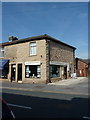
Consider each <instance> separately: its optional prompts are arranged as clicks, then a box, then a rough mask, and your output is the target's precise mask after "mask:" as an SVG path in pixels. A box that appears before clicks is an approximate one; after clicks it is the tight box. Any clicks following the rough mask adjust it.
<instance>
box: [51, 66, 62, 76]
mask: <svg viewBox="0 0 90 120" xmlns="http://www.w3.org/2000/svg"><path fill="white" fill-rule="evenodd" d="M50 77H51V78H55V77H60V66H58V65H51V66H50Z"/></svg>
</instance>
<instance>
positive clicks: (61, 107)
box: [0, 78, 90, 119]
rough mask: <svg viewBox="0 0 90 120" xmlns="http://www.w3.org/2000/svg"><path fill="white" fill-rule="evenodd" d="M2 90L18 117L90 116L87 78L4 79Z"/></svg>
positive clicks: (3, 95) (72, 117) (0, 88)
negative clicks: (55, 81)
mask: <svg viewBox="0 0 90 120" xmlns="http://www.w3.org/2000/svg"><path fill="white" fill-rule="evenodd" d="M60 84H61V83H60ZM0 90H2V97H3V98H4V99H5V100H6V102H7V103H8V105H9V106H10V107H11V108H12V110H13V112H14V114H15V116H16V118H24V119H27V118H64V119H65V118H66V119H67V118H71V119H74V118H75V119H77V118H85V119H87V118H88V119H90V117H89V116H90V115H89V106H90V104H89V103H90V99H89V96H88V95H90V94H88V81H87V79H86V78H85V80H83V82H82V81H81V82H78V83H76V82H75V84H71V85H70V84H69V85H67V84H66V85H51V84H50V85H45V84H18V83H9V82H3V83H2V87H0ZM0 93H1V92H0Z"/></svg>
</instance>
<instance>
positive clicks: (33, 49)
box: [30, 42, 36, 55]
mask: <svg viewBox="0 0 90 120" xmlns="http://www.w3.org/2000/svg"><path fill="white" fill-rule="evenodd" d="M30 55H36V42H35V43H30Z"/></svg>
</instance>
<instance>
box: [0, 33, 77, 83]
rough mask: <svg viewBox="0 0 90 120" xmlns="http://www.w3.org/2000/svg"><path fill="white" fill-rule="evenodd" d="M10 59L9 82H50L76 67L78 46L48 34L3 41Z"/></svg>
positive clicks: (11, 38)
mask: <svg viewBox="0 0 90 120" xmlns="http://www.w3.org/2000/svg"><path fill="white" fill-rule="evenodd" d="M0 46H1V49H3V51H4V53H2V54H3V59H8V60H9V74H8V79H9V81H16V82H18V81H22V82H28V83H29V82H30V83H48V82H54V81H57V80H60V79H67V78H69V77H70V75H71V74H72V73H74V68H75V49H76V48H75V47H73V46H70V45H68V44H66V43H63V42H61V41H59V40H57V39H55V38H53V37H51V36H49V35H47V34H45V35H39V36H34V37H29V38H24V39H17V38H16V37H13V36H11V37H9V42H5V43H2V44H1V45H0Z"/></svg>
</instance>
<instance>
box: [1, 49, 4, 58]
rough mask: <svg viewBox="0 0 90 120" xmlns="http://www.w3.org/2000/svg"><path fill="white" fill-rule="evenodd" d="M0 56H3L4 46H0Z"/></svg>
mask: <svg viewBox="0 0 90 120" xmlns="http://www.w3.org/2000/svg"><path fill="white" fill-rule="evenodd" d="M0 57H4V48H0Z"/></svg>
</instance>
